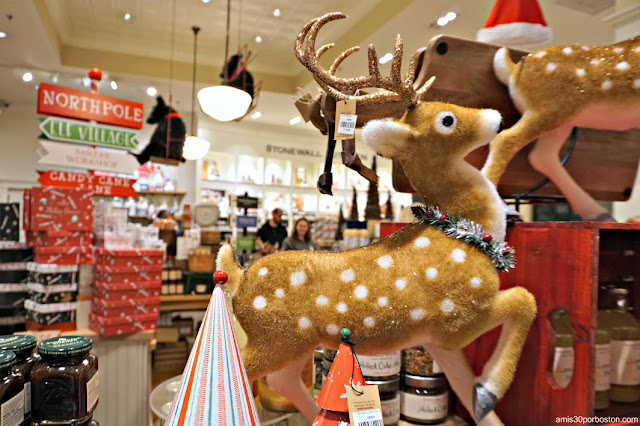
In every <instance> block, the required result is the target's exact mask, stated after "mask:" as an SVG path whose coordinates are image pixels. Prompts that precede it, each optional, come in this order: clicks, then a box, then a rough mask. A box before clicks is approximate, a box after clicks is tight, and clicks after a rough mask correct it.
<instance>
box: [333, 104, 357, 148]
mask: <svg viewBox="0 0 640 426" xmlns="http://www.w3.org/2000/svg"><path fill="white" fill-rule="evenodd" d="M357 118H358V116H357V115H356V101H355V100H353V99H347V100H346V101H337V102H336V131H335V135H334V139H335V140H341V139H353V138H354V135H355V132H356V121H357Z"/></svg>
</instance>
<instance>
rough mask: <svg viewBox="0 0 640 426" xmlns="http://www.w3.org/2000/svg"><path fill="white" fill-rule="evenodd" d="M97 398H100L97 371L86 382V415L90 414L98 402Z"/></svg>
mask: <svg viewBox="0 0 640 426" xmlns="http://www.w3.org/2000/svg"><path fill="white" fill-rule="evenodd" d="M98 396H100V386H99V379H98V371H96V374H94V375H93V377H92V378H91V380H89V381H88V382H87V413H88V412H90V411H91V409H92V408H93V406H94V405H96V403H97V402H98Z"/></svg>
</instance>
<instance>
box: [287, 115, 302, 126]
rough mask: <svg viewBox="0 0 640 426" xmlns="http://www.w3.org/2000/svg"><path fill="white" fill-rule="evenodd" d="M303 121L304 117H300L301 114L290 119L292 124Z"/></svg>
mask: <svg viewBox="0 0 640 426" xmlns="http://www.w3.org/2000/svg"><path fill="white" fill-rule="evenodd" d="M301 121H302V118H300V116H299V115H296V116H295V117H293V118H292V119H291V120H289V124H291V125H292V126H293V125H295V124H298V123H299V122H301Z"/></svg>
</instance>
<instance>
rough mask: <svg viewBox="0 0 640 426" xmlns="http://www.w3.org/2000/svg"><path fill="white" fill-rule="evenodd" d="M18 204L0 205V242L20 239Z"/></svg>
mask: <svg viewBox="0 0 640 426" xmlns="http://www.w3.org/2000/svg"><path fill="white" fill-rule="evenodd" d="M19 221H20V204H18V203H0V240H2V241H18V240H19V239H20V222H19Z"/></svg>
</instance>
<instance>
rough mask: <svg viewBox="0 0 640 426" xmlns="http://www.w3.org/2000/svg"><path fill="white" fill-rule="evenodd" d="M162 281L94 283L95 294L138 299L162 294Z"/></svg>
mask: <svg viewBox="0 0 640 426" xmlns="http://www.w3.org/2000/svg"><path fill="white" fill-rule="evenodd" d="M160 288H161V283H160V282H140V283H105V282H102V281H96V282H94V283H93V295H94V296H96V297H99V298H102V299H107V300H117V299H137V298H141V297H158V296H160Z"/></svg>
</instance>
